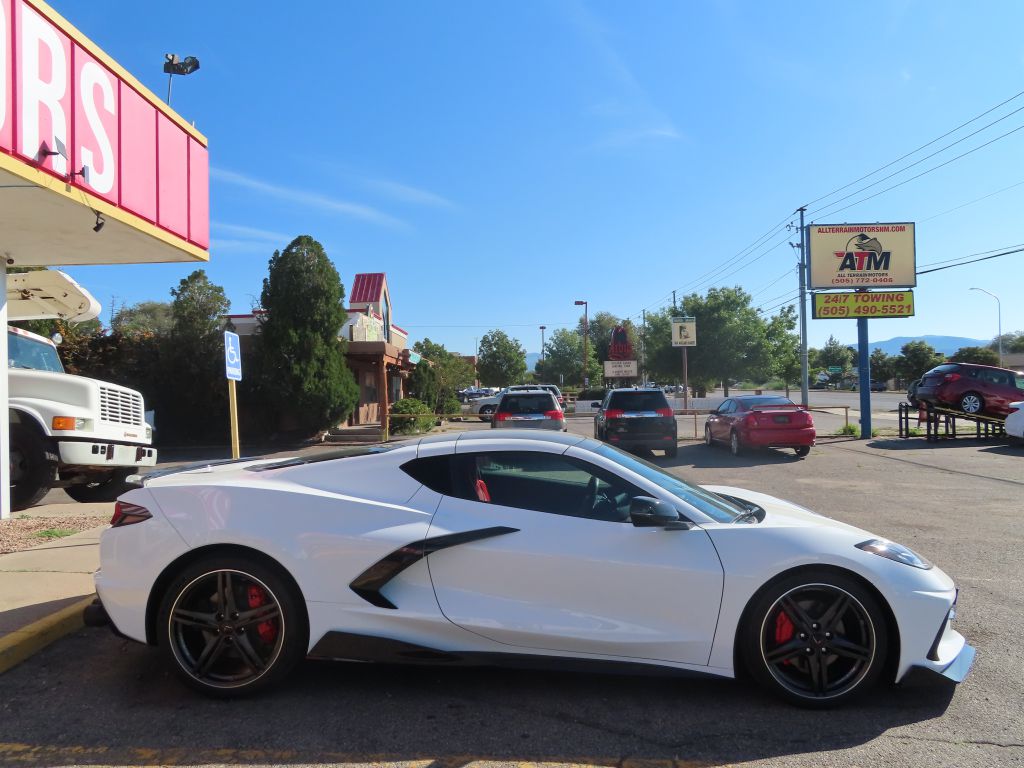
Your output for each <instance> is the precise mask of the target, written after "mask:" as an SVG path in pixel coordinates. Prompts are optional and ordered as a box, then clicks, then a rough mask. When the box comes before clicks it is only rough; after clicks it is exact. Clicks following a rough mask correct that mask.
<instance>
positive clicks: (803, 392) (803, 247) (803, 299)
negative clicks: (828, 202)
mask: <svg viewBox="0 0 1024 768" xmlns="http://www.w3.org/2000/svg"><path fill="white" fill-rule="evenodd" d="M797 210H798V211H799V212H800V404H801V405H802V406H803V407H804V408H806V407H807V405H808V401H809V400H810V394H809V392H808V391H807V388H808V382H807V379H808V378H809V377H810V375H811V374H810V370H809V368H808V364H807V228H806V227H805V226H804V212H805V211H806V210H807V208H806V207H803V206H802V207H800V208H798V209H797Z"/></svg>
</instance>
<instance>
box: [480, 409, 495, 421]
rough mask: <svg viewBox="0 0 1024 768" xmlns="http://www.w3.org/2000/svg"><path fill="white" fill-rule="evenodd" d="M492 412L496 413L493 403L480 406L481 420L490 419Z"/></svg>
mask: <svg viewBox="0 0 1024 768" xmlns="http://www.w3.org/2000/svg"><path fill="white" fill-rule="evenodd" d="M492 413H494V406H493V405H481V406H480V421H490V420H491V414H492Z"/></svg>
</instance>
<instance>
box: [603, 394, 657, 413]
mask: <svg viewBox="0 0 1024 768" xmlns="http://www.w3.org/2000/svg"><path fill="white" fill-rule="evenodd" d="M608 407H609V408H615V409H618V410H622V411H656V410H658V409H659V408H668V400H666V399H665V395H664V394H662V393H661V392H659V391H658V390H649V391H644V390H637V391H635V392H613V393H612V397H611V400H609V401H608Z"/></svg>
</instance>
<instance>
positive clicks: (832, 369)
mask: <svg viewBox="0 0 1024 768" xmlns="http://www.w3.org/2000/svg"><path fill="white" fill-rule="evenodd" d="M828 372H829V373H842V372H843V369H842V368H841V367H839V366H838V365H830V366H829V367H828Z"/></svg>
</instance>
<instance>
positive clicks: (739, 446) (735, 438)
mask: <svg viewBox="0 0 1024 768" xmlns="http://www.w3.org/2000/svg"><path fill="white" fill-rule="evenodd" d="M729 451H730V452H731V453H732V455H733V456H739V455H740V454H741V453H743V443H741V442H740V435H739V432H735V431H734V432H731V433H730V434H729Z"/></svg>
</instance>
